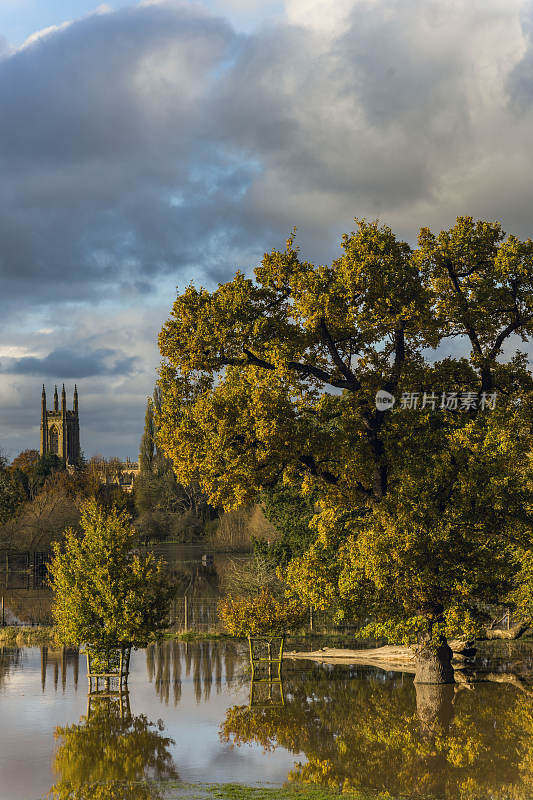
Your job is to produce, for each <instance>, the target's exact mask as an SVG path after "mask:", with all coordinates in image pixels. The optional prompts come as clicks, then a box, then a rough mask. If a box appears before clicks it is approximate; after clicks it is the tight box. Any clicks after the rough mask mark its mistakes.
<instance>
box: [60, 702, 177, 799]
mask: <svg viewBox="0 0 533 800" xmlns="http://www.w3.org/2000/svg"><path fill="white" fill-rule="evenodd" d="M163 732H164V725H163V723H162V722H161V720H159V721H158V722H157V723H154V722H150V721H149V720H148V719H147V717H146V716H145V715H144V714H140V715H138V716H133V715H132V714H131V711H130V704H129V695H128V693H127V692H122V693H120V697H116V698H110V697H105V698H97V697H94V696H91V697H90V698H89V704H88V711H87V715H86V716H85V717H82V718H81V720H80V722H79V723H78V724H76V725H69V726H66V727H58V728H56V730H55V738H56V739H57V740H58V741H59V742H60V744H59V747H58V749H57V753H56V756H55V759H54V771H55V773H56V774H57V781H56V782H55V783H54V785H53V786H52V788H51V790H50V793H49V795H48V796H49V798H53V800H72V798H74V797H75V798H77V800H159V798H161V797H162V794H161V792H160V789H159V788H158V782H159V781H161V780H163V779H169V778H174V779H177V777H178V774H177V772H176V769H175V767H174V763H173V760H172V756H171V754H170V752H169V747H170V746H171V745H173V744H174V741H173V740H172V739H170V738H168V737H166V736H164V735H163Z"/></svg>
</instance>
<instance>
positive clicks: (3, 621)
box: [2, 595, 6, 628]
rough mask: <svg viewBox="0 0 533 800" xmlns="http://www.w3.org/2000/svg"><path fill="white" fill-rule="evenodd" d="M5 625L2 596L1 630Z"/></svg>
mask: <svg viewBox="0 0 533 800" xmlns="http://www.w3.org/2000/svg"><path fill="white" fill-rule="evenodd" d="M5 624H6V618H5V615H4V595H2V628H3V627H4V626H5Z"/></svg>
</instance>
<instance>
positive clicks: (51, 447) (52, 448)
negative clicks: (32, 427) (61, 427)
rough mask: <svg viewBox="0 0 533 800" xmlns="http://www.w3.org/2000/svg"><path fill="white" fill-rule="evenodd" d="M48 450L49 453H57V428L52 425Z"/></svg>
mask: <svg viewBox="0 0 533 800" xmlns="http://www.w3.org/2000/svg"><path fill="white" fill-rule="evenodd" d="M49 450H50V452H51V453H55V454H56V455H57V454H58V451H59V434H58V432H57V428H56V427H55V426H52V427H51V428H50V434H49Z"/></svg>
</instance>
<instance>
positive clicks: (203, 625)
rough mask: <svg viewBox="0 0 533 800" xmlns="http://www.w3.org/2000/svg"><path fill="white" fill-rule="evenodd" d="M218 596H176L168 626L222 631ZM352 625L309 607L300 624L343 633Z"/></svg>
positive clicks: (181, 630) (188, 630)
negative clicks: (304, 619) (334, 620)
mask: <svg viewBox="0 0 533 800" xmlns="http://www.w3.org/2000/svg"><path fill="white" fill-rule="evenodd" d="M219 601H220V598H218V597H212V596H211V597H197V596H191V597H190V596H187V595H185V596H184V597H177V598H175V600H174V601H173V603H172V607H171V610H170V615H169V626H170V627H171V628H173V629H174V630H176V631H178V632H179V633H223V626H222V621H221V619H220V616H219V611H218V604H219ZM353 629H354V628H353V626H352V625H335V624H334V623H333V620H332V617H331V615H330V614H327V613H326V612H324V611H314V610H313V609H309V616H308V619H307V622H306V624H305V625H304V626H302V630H303V631H305V632H306V633H343V632H348V631H352V630H353Z"/></svg>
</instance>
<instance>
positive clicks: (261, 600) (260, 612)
mask: <svg viewBox="0 0 533 800" xmlns="http://www.w3.org/2000/svg"><path fill="white" fill-rule="evenodd" d="M220 616H221V618H222V622H223V624H224V627H225V629H226V630H227V632H228V633H229V634H231V635H232V636H251V637H253V636H270V635H272V636H283V635H284V634H285V633H287V632H288V631H290V630H291V629H294V628H299V627H301V626H302V625H303V623H304V621H305V618H306V610H305V608H304V607H303V606H302V604H301V603H300V602H299V601H298V600H287V599H282V600H277V599H276V598H275V597H274V595H273V594H272V593H271V592H270V591H268V590H267V589H264V590H263V591H262V592H260V593H259V594H257V595H255V597H237V598H227V599H226V600H223V601H222V602H221V604H220Z"/></svg>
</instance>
